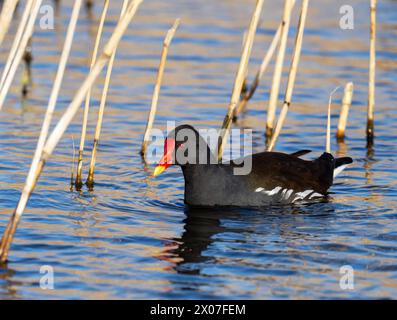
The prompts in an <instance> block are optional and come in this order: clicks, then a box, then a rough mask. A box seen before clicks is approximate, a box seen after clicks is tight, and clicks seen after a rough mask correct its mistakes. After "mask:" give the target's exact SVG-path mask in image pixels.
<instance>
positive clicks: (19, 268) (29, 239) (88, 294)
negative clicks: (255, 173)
mask: <svg viewBox="0 0 397 320" xmlns="http://www.w3.org/2000/svg"><path fill="white" fill-rule="evenodd" d="M49 3H52V2H49ZM350 3H351V5H352V6H353V8H354V13H355V20H354V30H341V29H340V28H339V18H340V14H339V8H340V6H341V5H343V4H345V3H344V1H311V6H310V9H309V16H308V21H307V29H306V31H305V37H304V42H303V52H302V58H301V63H300V66H299V70H298V77H297V83H296V88H295V91H294V95H293V104H292V107H291V110H290V112H289V114H288V117H287V122H286V124H285V128H284V129H283V132H282V136H281V137H280V140H279V142H278V145H277V149H278V150H280V151H285V152H294V151H297V150H299V149H312V150H313V151H314V152H313V153H312V154H310V155H307V156H305V158H307V159H310V158H313V157H316V156H318V155H319V154H321V153H322V152H323V150H324V145H325V119H326V116H325V115H326V107H327V101H328V94H329V93H330V92H331V91H332V90H333V89H334V88H335V87H336V86H338V85H340V86H342V87H343V86H344V84H345V83H346V82H348V81H353V82H354V85H355V88H354V103H353V106H352V108H351V111H350V114H349V124H348V129H347V139H346V143H345V144H337V143H336V142H335V141H334V139H333V141H332V142H333V144H332V150H333V152H334V153H335V154H338V155H344V154H346V155H349V156H351V157H352V158H353V159H354V161H355V162H354V164H353V165H352V166H351V167H350V169H348V170H347V171H345V172H344V173H343V174H342V175H341V176H340V177H339V178H338V179H337V181H336V182H335V185H334V186H333V187H332V189H331V190H330V191H331V194H330V199H329V201H327V202H322V203H315V204H311V205H294V206H287V207H286V206H284V207H273V208H263V209H261V210H255V209H233V210H231V209H224V210H208V209H207V210H190V211H189V210H188V209H187V208H185V207H184V204H183V179H182V176H181V173H180V170H179V169H178V168H170V169H169V170H167V172H165V173H163V174H162V175H160V176H159V177H158V178H157V179H155V180H153V179H150V178H149V172H150V170H151V169H152V167H150V168H149V169H148V170H149V171H147V170H146V171H145V168H144V165H143V164H142V161H141V159H140V156H139V149H140V143H141V140H142V135H143V131H144V128H145V121H146V116H147V112H148V107H149V105H150V100H151V94H152V90H153V84H154V81H155V77H156V72H157V66H158V61H159V55H160V51H161V42H162V39H163V37H164V35H165V33H166V30H167V29H168V28H169V26H170V25H171V24H172V23H173V20H174V19H175V18H176V17H181V20H182V23H181V26H180V29H179V30H178V31H177V34H176V37H175V39H174V41H173V43H172V46H171V49H170V53H169V59H168V62H167V67H166V73H165V77H164V84H163V86H162V89H161V97H160V101H159V112H158V115H157V118H156V126H157V127H159V128H161V129H164V128H165V125H166V121H167V120H176V121H177V122H178V123H182V122H187V123H191V124H193V125H194V126H196V127H198V128H219V126H220V125H221V123H222V120H223V117H224V114H225V111H226V106H227V103H228V99H229V97H230V93H231V88H232V84H233V79H234V75H235V72H236V69H237V65H238V61H239V54H240V48H241V41H242V34H243V32H244V29H245V28H246V26H247V24H248V20H249V17H250V14H251V12H252V8H253V6H254V1H234V0H233V1H230V0H228V1H224V0H223V1H216V2H214V1H201V2H200V3H198V2H197V3H193V2H186V1H167V2H164V1H154V0H153V1H148V0H147V1H145V2H144V3H143V5H142V7H141V9H140V10H139V13H138V15H137V17H136V19H135V20H134V22H133V23H132V25H131V27H130V28H129V30H128V31H127V34H126V36H125V37H124V39H123V42H122V43H121V45H120V49H119V53H118V55H117V60H116V64H115V67H114V72H113V77H112V83H111V89H110V92H109V98H108V106H107V109H106V112H105V119H104V125H103V134H102V137H101V138H102V140H101V144H100V148H99V154H98V159H97V169H96V170H97V171H96V184H95V188H94V190H93V191H92V192H90V191H88V190H86V189H84V190H83V191H82V192H81V193H79V192H75V191H74V192H70V190H69V178H70V170H71V161H72V141H73V139H74V141H75V144H76V145H77V144H78V141H79V134H80V126H81V112H79V115H78V116H77V117H76V118H75V119H74V121H73V124H72V125H71V126H70V127H69V129H68V131H67V132H66V134H65V136H64V138H63V139H62V141H61V142H60V144H59V146H58V147H57V149H56V152H55V155H54V156H52V157H51V159H50V160H49V161H48V164H47V165H46V168H45V171H44V173H43V175H42V177H41V179H40V182H39V184H38V187H37V188H36V191H35V193H34V194H33V196H32V198H31V200H30V202H29V205H28V208H27V210H26V212H25V214H24V216H23V218H22V222H21V224H20V226H19V228H18V231H17V234H16V238H15V241H14V243H13V245H12V250H11V252H10V261H9V263H8V265H7V266H6V267H3V268H2V269H0V297H1V298H2V299H16V298H46V299H47V298H79V299H80V298H84V299H89V298H95V299H103V298H139V299H140V298H150V299H151V298H235V299H240V298H247V299H262V298H275V299H279V298H396V297H397V245H396V243H397V241H396V240H397V231H396V230H397V212H396V205H397V200H396V196H397V188H396V173H397V163H396V157H395V154H396V152H397V148H396V143H395V141H396V133H397V128H396V125H397V112H396V108H395V104H396V102H397V91H396V90H395V88H396V86H395V84H396V81H397V76H396V74H397V73H396V70H397V59H396V58H397V49H396V45H395V39H396V36H397V23H396V12H397V2H396V1H391V0H384V1H380V3H379V7H378V41H377V55H378V67H377V89H376V123H375V125H376V141H375V145H374V147H373V149H371V150H367V149H366V141H365V134H364V133H365V124H366V103H367V102H366V101H367V78H368V67H367V66H368V37H367V34H368V28H369V26H368V22H369V21H368V20H369V19H368V8H367V2H366V1H358V0H356V1H350ZM71 4H72V1H62V6H61V8H60V11H59V12H58V13H57V15H56V18H55V27H56V28H55V30H40V29H37V33H36V35H35V36H34V39H33V56H34V61H33V70H32V73H33V81H34V85H33V88H32V89H31V92H30V94H29V97H28V99H27V100H26V101H21V98H20V79H21V72H19V73H18V74H17V76H16V78H15V79H16V80H15V81H14V84H13V86H12V88H11V94H10V96H9V98H8V100H7V103H6V105H5V107H4V109H3V110H2V112H1V120H0V150H1V151H0V186H1V191H0V204H1V209H0V231H1V232H3V230H4V227H5V225H6V223H7V222H8V219H9V216H10V214H11V212H12V210H13V209H14V207H15V204H16V202H17V201H18V198H19V194H20V190H21V188H22V187H23V183H24V180H25V177H26V174H27V171H28V168H29V165H30V161H31V157H32V154H33V151H34V148H35V144H36V140H37V136H38V132H39V130H40V127H41V122H42V118H43V113H44V110H45V106H46V104H47V100H48V96H49V93H50V89H51V85H52V82H53V78H54V73H55V71H56V66H57V62H58V57H59V54H60V51H61V48H62V43H63V36H64V32H65V30H66V26H67V21H68V17H69V14H70V12H71ZM119 5H120V1H112V2H111V8H110V18H109V21H108V22H107V23H106V28H105V36H106V37H107V36H109V34H110V32H111V30H112V28H113V27H114V25H115V22H116V20H117V16H118V14H119V13H118V10H119V9H118V8H119V7H118V6H119ZM297 12H298V11H295V14H294V17H293V21H292V26H293V28H292V31H291V35H292V36H290V41H289V46H288V48H289V49H288V52H287V56H286V58H287V60H286V61H289V59H290V56H291V48H292V42H293V34H294V33H295V31H296V29H295V26H296V24H297V19H298V14H297ZM18 14H19V16H20V14H21V13H20V12H19V13H18ZM99 14H100V4H99V2H98V4H97V5H96V7H95V10H94V13H93V16H92V17H90V16H88V15H87V14H86V13H85V12H84V11H83V12H82V15H81V19H80V21H79V24H78V29H77V30H79V32H78V33H77V34H76V41H75V43H74V45H73V49H72V56H71V59H70V63H69V65H68V71H67V73H66V76H65V77H66V78H65V81H64V83H63V87H62V91H61V94H60V99H59V103H58V105H57V108H56V113H55V119H59V117H60V115H61V114H62V112H63V111H64V109H65V107H66V106H67V105H68V103H69V102H70V100H71V98H72V97H73V95H74V93H75V91H76V89H77V88H78V87H79V85H80V84H81V82H82V80H83V79H84V76H85V75H86V73H87V65H88V63H89V57H90V53H91V51H90V50H91V48H90V44H92V43H93V41H94V37H95V31H96V25H97V20H98V18H99ZM280 16H281V2H280V1H266V2H265V5H264V14H263V22H262V23H261V27H260V29H259V31H258V36H257V37H256V41H255V46H254V49H253V56H252V59H251V63H250V67H249V78H250V79H252V77H253V75H254V74H255V72H256V69H257V67H258V65H259V63H260V61H261V58H262V56H263V54H264V52H265V50H266V48H267V46H268V44H269V42H270V41H271V38H272V34H273V32H274V29H275V28H276V26H277V24H278V21H279V17H280ZM15 29H16V21H14V22H13V24H12V28H11V31H12V34H13V33H14V32H15ZM11 39H12V38H11V37H10V36H8V38H6V40H7V42H6V44H5V46H3V47H2V48H1V54H0V58H1V59H0V61H1V62H2V63H4V61H5V59H6V56H7V53H8V48H9V46H10V41H11ZM288 64H289V63H286V65H287V66H288ZM2 66H3V64H2ZM285 71H286V72H287V68H286V69H285ZM271 77H272V68H271V69H270V71H269V72H267V73H266V76H265V78H264V80H263V82H262V84H261V86H260V88H259V90H258V91H257V93H256V95H255V97H254V98H253V100H252V102H251V103H250V104H249V108H248V112H247V113H246V115H245V116H244V117H243V118H242V119H241V120H240V121H239V123H238V125H237V126H238V127H241V128H252V129H253V130H254V151H255V152H258V151H261V150H263V148H264V139H263V130H264V126H265V119H266V117H265V111H264V110H265V109H266V102H267V99H268V92H269V84H270V81H271ZM284 82H285V81H284ZM98 83H99V84H102V83H103V76H102V77H101V78H100V80H99V81H98ZM283 91H284V87H283V88H282V90H281V92H283ZM100 94H101V88H100V85H98V86H97V87H96V88H95V90H94V93H93V112H91V114H90V119H89V131H88V138H89V140H88V142H87V148H88V154H89V151H90V150H91V145H92V135H93V131H94V126H95V122H96V110H97V107H98V99H99V97H100ZM341 95H342V89H340V90H339V91H338V93H337V94H336V95H335V99H334V102H335V103H334V108H333V114H334V116H333V118H332V122H333V130H334V131H333V132H335V126H336V122H337V114H338V111H339V105H340V99H341ZM86 163H87V160H85V164H86ZM85 170H86V167H85ZM85 172H86V171H85ZM43 265H50V266H52V267H53V268H54V273H55V290H42V289H40V286H39V281H40V277H41V276H42V274H40V267H41V266H43ZM343 265H350V266H352V267H353V269H354V276H355V277H354V290H341V288H340V286H339V280H340V278H341V274H340V273H339V270H340V267H341V266H343Z"/></svg>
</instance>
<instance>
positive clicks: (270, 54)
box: [234, 0, 295, 118]
mask: <svg viewBox="0 0 397 320" xmlns="http://www.w3.org/2000/svg"><path fill="white" fill-rule="evenodd" d="M294 5H295V0H293V1H292V5H291V10H292V9H293V7H294ZM281 29H282V22H280V25H279V26H278V28H277V31H276V33H275V35H274V37H273V40H272V42H271V43H270V46H269V49H268V50H267V52H266V55H265V56H264V58H263V60H262V63H261V66H260V68H259V70H258V71H257V73H256V75H255V79H254V80H253V81H252V83H251V85H250V86H249V90H247V91H246V92H245V93H244V95H243V98H242V99H241V100H240V102H239V104H238V106H237V108H236V111H235V113H234V118H236V117H237V116H238V115H239V114H240V113H241V112H243V111H244V110H245V107H246V106H247V103H248V101H249V100H250V99H251V98H252V97H253V95H254V93H255V91H256V89H257V87H258V85H259V83H260V81H261V80H262V77H263V74H264V73H265V71H266V69H267V67H268V66H269V63H270V60H271V59H272V57H273V55H274V52H275V51H276V48H277V45H278V44H279V42H280V37H281Z"/></svg>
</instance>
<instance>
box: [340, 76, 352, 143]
mask: <svg viewBox="0 0 397 320" xmlns="http://www.w3.org/2000/svg"><path fill="white" fill-rule="evenodd" d="M352 97H353V82H348V83H347V84H346V86H345V91H344V94H343V100H342V108H341V110H340V116H339V121H338V130H337V131H336V139H337V140H338V141H343V139H344V138H345V129H346V123H347V117H348V115H349V108H350V106H351V104H352Z"/></svg>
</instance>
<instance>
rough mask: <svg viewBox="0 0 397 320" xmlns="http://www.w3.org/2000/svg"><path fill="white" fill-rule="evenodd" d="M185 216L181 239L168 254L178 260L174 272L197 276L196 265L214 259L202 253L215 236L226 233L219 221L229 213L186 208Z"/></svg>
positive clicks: (197, 267)
mask: <svg viewBox="0 0 397 320" xmlns="http://www.w3.org/2000/svg"><path fill="white" fill-rule="evenodd" d="M185 214H186V219H185V220H184V223H185V226H184V229H185V230H184V232H183V234H182V236H181V238H180V239H176V240H177V243H179V245H178V246H177V247H176V248H174V249H172V250H170V253H172V254H174V255H176V256H177V257H179V258H180V259H178V260H179V262H178V263H177V264H176V265H175V269H176V271H178V272H181V273H188V274H198V273H199V272H200V267H199V266H198V265H197V264H198V263H202V262H207V261H211V260H213V259H214V258H213V257H211V256H210V255H205V254H203V253H204V251H205V250H206V249H207V248H208V247H209V246H210V245H211V244H212V243H213V242H214V236H215V235H217V234H219V233H223V232H226V230H227V228H226V227H224V226H222V224H221V219H222V217H225V216H226V214H228V215H230V211H228V212H226V211H221V210H208V209H192V208H187V209H186V210H185Z"/></svg>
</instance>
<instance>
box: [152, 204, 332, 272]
mask: <svg viewBox="0 0 397 320" xmlns="http://www.w3.org/2000/svg"><path fill="white" fill-rule="evenodd" d="M314 205H315V207H314V206H311V205H307V206H274V207H268V208H261V209H241V208H240V209H238V208H222V209H221V208H217V209H214V208H188V207H187V208H185V215H186V218H185V219H184V224H185V225H184V231H183V233H182V235H181V237H180V238H176V239H173V243H174V244H176V245H174V246H172V247H171V248H170V247H167V248H165V249H164V251H163V252H162V254H161V256H160V257H158V258H160V259H162V260H167V261H168V262H170V263H171V265H173V269H174V270H175V271H176V272H178V273H183V274H200V271H201V269H202V268H203V263H211V262H215V260H216V257H214V256H212V255H211V250H209V249H210V247H211V245H213V244H215V243H216V241H217V239H218V238H217V235H219V234H222V233H226V232H228V233H235V234H242V233H246V232H255V227H253V228H254V229H253V230H251V231H249V230H247V229H246V226H247V225H250V226H259V225H260V222H261V221H262V222H264V221H265V222H266V223H267V225H269V224H271V221H272V219H279V218H280V216H281V215H282V216H286V219H288V217H289V218H292V219H293V220H294V216H295V215H302V214H326V215H328V214H332V212H331V211H333V209H332V206H331V208H330V206H329V203H328V202H327V200H326V201H324V202H323V203H317V204H314ZM316 211H318V212H317V213H316ZM225 222H227V223H225ZM289 225H290V224H288V223H286V224H284V227H283V225H280V230H279V234H280V235H281V236H282V237H285V238H291V239H293V238H295V237H296V236H297V235H295V234H291V232H292V230H291V228H289ZM284 228H285V230H284ZM299 236H302V234H299ZM240 240H241V239H240ZM240 240H239V241H240Z"/></svg>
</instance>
